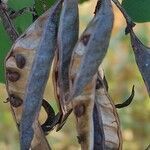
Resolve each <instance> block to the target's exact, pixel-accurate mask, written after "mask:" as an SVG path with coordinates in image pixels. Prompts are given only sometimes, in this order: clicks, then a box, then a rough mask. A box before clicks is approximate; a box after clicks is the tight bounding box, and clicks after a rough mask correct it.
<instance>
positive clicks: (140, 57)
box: [130, 30, 150, 95]
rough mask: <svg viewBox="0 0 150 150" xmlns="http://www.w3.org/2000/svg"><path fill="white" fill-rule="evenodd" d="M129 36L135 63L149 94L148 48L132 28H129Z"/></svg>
mask: <svg viewBox="0 0 150 150" xmlns="http://www.w3.org/2000/svg"><path fill="white" fill-rule="evenodd" d="M130 36H131V44H132V48H133V51H134V54H135V60H136V63H137V65H138V68H139V71H140V72H141V75H142V77H143V80H144V82H145V85H146V87H147V91H148V94H149V95H150V48H149V47H146V46H145V45H144V44H143V43H142V42H141V41H140V40H139V39H138V38H137V36H136V35H135V33H134V32H133V30H130Z"/></svg>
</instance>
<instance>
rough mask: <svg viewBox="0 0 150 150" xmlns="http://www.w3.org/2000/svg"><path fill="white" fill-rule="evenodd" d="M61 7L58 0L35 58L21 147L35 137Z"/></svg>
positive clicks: (29, 81)
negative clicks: (34, 124) (35, 124)
mask: <svg viewBox="0 0 150 150" xmlns="http://www.w3.org/2000/svg"><path fill="white" fill-rule="evenodd" d="M61 7H62V1H58V2H57V3H56V4H55V5H54V6H53V8H52V9H51V11H50V13H49V17H48V21H47V23H46V26H45V28H44V32H43V35H42V38H41V41H40V44H39V46H38V49H37V53H36V56H35V58H34V63H33V66H32V71H31V73H30V76H29V80H28V84H27V88H26V93H25V102H24V109H23V113H22V119H21V124H20V145H21V149H29V148H30V145H31V141H32V139H33V135H34V131H33V128H32V125H33V123H34V121H35V120H36V119H37V118H36V117H37V116H38V112H39V110H40V107H41V105H42V99H43V94H44V90H45V87H46V83H47V80H48V77H49V72H50V68H51V64H52V61H53V58H54V54H55V48H56V39H57V31H58V22H59V15H60V11H61Z"/></svg>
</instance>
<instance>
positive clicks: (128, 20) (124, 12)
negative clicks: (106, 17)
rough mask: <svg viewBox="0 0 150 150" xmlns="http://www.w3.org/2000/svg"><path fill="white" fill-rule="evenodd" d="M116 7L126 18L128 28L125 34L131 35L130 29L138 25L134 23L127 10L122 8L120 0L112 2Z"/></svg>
mask: <svg viewBox="0 0 150 150" xmlns="http://www.w3.org/2000/svg"><path fill="white" fill-rule="evenodd" d="M112 1H113V2H114V3H115V5H116V6H117V7H118V8H119V10H120V11H121V13H122V14H123V16H124V18H125V19H126V23H127V27H126V30H125V34H128V33H129V29H131V28H133V27H134V26H135V25H136V24H135V23H134V22H133V21H132V19H131V17H130V16H129V15H128V14H127V12H126V10H125V9H124V8H123V7H122V6H121V4H120V2H119V1H118V0H112Z"/></svg>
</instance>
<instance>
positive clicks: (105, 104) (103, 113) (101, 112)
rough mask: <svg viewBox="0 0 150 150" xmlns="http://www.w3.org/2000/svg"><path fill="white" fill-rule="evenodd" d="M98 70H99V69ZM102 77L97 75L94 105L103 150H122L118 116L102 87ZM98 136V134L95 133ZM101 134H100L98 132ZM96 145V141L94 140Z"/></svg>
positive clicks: (104, 88) (103, 86)
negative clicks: (103, 139) (102, 135)
mask: <svg viewBox="0 0 150 150" xmlns="http://www.w3.org/2000/svg"><path fill="white" fill-rule="evenodd" d="M99 70H100V69H99ZM103 79H104V76H102V74H100V73H99V76H98V79H97V80H99V81H98V82H97V83H100V86H97V87H99V88H97V89H96V97H95V104H96V108H97V112H98V115H97V117H98V118H97V120H99V121H100V122H101V121H102V126H103V132H104V137H105V145H104V147H105V148H104V149H117V150H122V135H121V129H120V122H119V116H118V114H117V110H116V108H115V105H114V104H113V101H112V100H111V98H110V96H109V94H108V92H107V90H106V87H105V85H104V81H103ZM97 134H98V133H97ZM99 134H102V132H99ZM95 141H96V143H97V142H98V139H95Z"/></svg>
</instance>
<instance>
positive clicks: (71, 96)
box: [5, 0, 150, 150]
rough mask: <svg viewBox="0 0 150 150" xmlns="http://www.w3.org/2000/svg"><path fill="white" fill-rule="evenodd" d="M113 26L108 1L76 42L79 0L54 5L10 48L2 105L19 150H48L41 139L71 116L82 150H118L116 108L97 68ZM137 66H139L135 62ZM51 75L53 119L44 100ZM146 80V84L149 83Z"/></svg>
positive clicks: (100, 4) (99, 6)
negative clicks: (42, 113)
mask: <svg viewBox="0 0 150 150" xmlns="http://www.w3.org/2000/svg"><path fill="white" fill-rule="evenodd" d="M113 21H114V14H113V11H112V4H111V1H110V0H101V1H98V3H97V6H96V10H95V16H94V17H93V19H92V20H91V21H90V23H89V24H88V25H87V27H86V29H85V31H84V32H83V33H82V34H81V36H80V37H78V36H79V35H78V34H79V16H78V0H58V1H57V2H56V3H55V4H54V5H53V6H52V7H51V8H50V9H49V10H48V11H47V12H45V13H44V14H43V15H42V16H40V17H39V18H38V19H37V20H36V21H35V22H34V23H33V24H32V25H31V26H30V27H29V28H28V29H27V30H26V32H25V33H24V34H22V35H21V36H20V37H19V38H18V39H17V40H16V42H15V43H14V44H13V46H12V48H11V50H10V52H9V54H8V55H7V57H6V61H5V68H6V69H5V70H6V81H7V83H6V87H7V91H8V95H9V98H8V99H7V101H9V102H10V106H11V109H12V113H13V116H14V120H15V122H16V124H17V126H18V129H19V132H20V145H21V149H22V150H28V149H29V148H31V149H35V150H38V149H43V150H48V149H50V146H49V144H48V142H47V140H46V138H45V135H46V134H48V132H49V131H50V130H52V129H54V128H56V130H57V131H59V130H60V129H61V128H62V127H63V125H64V123H65V121H66V119H67V117H68V116H69V115H70V113H71V112H73V113H74V115H75V117H76V128H77V133H78V136H77V138H78V141H79V143H80V144H81V148H82V149H83V150H92V149H95V150H98V149H101V150H106V149H110V150H114V149H115V150H121V149H122V136H121V130H120V122H119V117H118V114H117V111H116V107H120V105H116V107H115V105H114V104H113V102H112V100H111V98H110V96H109V94H108V86H107V82H106V79H105V76H104V73H103V69H102V68H101V66H100V65H101V63H102V61H103V58H104V57H105V54H106V52H107V49H108V45H109V41H110V36H111V31H112V27H113ZM129 27H130V26H128V30H129V31H130V33H131V39H132V45H133V47H134V48H135V49H136V51H135V53H140V52H141V47H140V46H139V45H140V44H141V43H140V42H139V41H138V39H137V37H136V36H135V34H134V32H133V30H132V28H129ZM135 39H136V40H135ZM137 45H138V48H137ZM143 47H144V46H143ZM143 47H142V48H143ZM144 48H145V47H144ZM147 53H148V55H150V52H149V51H147ZM143 55H144V54H143ZM145 55H146V54H145ZM146 57H147V61H148V62H147V63H146V64H147V65H149V64H150V62H149V61H150V60H149V59H148V56H146ZM137 61H138V63H140V64H141V62H140V61H139V58H137ZM52 64H53V65H52ZM145 68H146V69H147V68H148V67H147V66H145ZM145 68H144V71H145ZM148 69H149V68H148ZM50 72H53V85H54V91H55V99H56V101H57V104H58V108H59V113H58V114H57V115H55V112H54V111H53V109H52V108H51V106H50V105H49V104H48V102H47V101H46V100H44V99H43V94H44V91H45V86H46V83H47V80H48V77H49V73H50ZM149 73H150V71H149ZM146 78H148V76H146ZM145 80H146V81H147V82H148V85H149V83H150V80H149V79H148V80H147V79H145ZM148 87H149V86H148ZM148 90H149V89H148ZM133 92H134V90H133ZM133 92H132V95H131V97H133ZM131 97H130V98H131ZM41 106H43V107H44V108H45V110H46V112H47V114H48V119H47V120H46V121H45V123H44V124H43V125H40V123H39V121H38V116H39V111H40V108H41Z"/></svg>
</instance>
